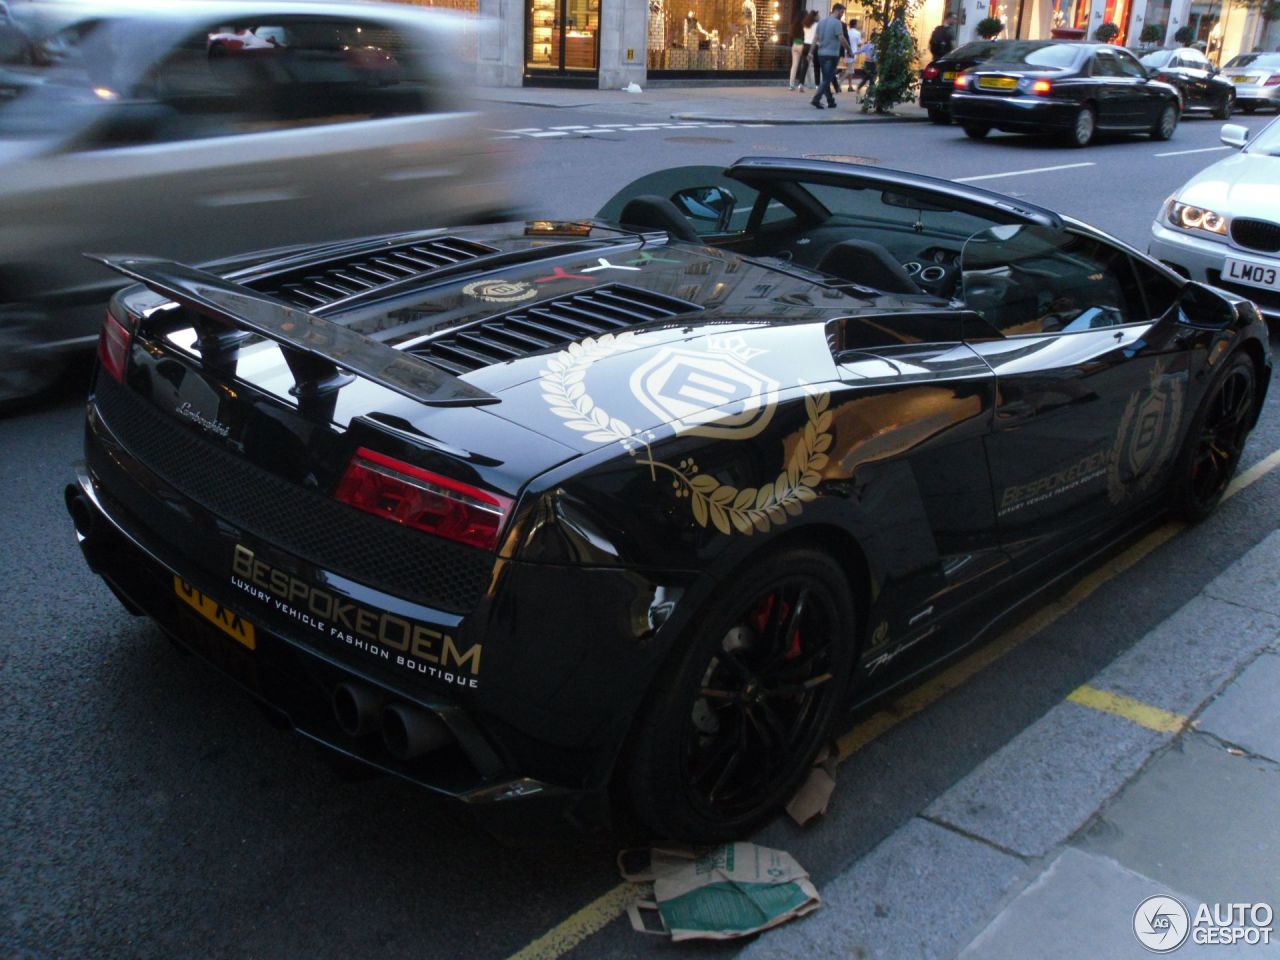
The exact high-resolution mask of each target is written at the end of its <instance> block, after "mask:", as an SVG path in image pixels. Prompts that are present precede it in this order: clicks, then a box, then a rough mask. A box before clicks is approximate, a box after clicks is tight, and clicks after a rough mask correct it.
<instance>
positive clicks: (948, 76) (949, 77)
mask: <svg viewBox="0 0 1280 960" xmlns="http://www.w3.org/2000/svg"><path fill="white" fill-rule="evenodd" d="M955 78H956V72H955V71H954V70H948V71H947V72H946V73H944V74H943V75H942V79H943V80H954V79H955Z"/></svg>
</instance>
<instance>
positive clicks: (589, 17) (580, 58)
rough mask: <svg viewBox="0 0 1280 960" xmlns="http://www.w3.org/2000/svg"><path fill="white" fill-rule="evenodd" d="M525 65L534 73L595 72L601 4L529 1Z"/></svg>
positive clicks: (580, 0) (588, 0) (596, 1)
mask: <svg viewBox="0 0 1280 960" xmlns="http://www.w3.org/2000/svg"><path fill="white" fill-rule="evenodd" d="M527 16H528V27H527V33H526V41H525V65H526V67H528V68H529V69H534V70H559V69H561V67H563V69H565V70H567V71H577V70H595V69H596V43H597V39H598V38H597V34H598V33H599V31H600V0H530V3H529V7H528V9H527Z"/></svg>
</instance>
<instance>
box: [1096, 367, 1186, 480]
mask: <svg viewBox="0 0 1280 960" xmlns="http://www.w3.org/2000/svg"><path fill="white" fill-rule="evenodd" d="M1165 366H1166V365H1164V364H1160V363H1157V364H1156V365H1155V367H1153V368H1152V371H1151V382H1150V383H1149V384H1148V385H1147V386H1146V387H1143V388H1142V389H1141V390H1137V391H1135V392H1134V394H1133V395H1132V396H1130V397H1129V402H1128V404H1127V405H1126V406H1125V409H1124V415H1123V416H1122V417H1121V418H1120V428H1119V430H1117V431H1116V440H1115V445H1114V446H1113V447H1112V448H1111V458H1110V464H1109V467H1108V470H1107V496H1108V499H1110V501H1111V502H1112V503H1120V502H1121V501H1123V500H1127V499H1130V498H1132V497H1136V496H1141V495H1142V494H1145V493H1146V492H1147V490H1148V489H1149V488H1150V487H1151V484H1152V483H1153V482H1155V479H1156V477H1158V476H1159V475H1160V469H1161V468H1162V467H1163V466H1164V465H1165V464H1167V463H1168V462H1169V458H1170V457H1172V456H1173V454H1174V445H1175V444H1176V443H1177V441H1178V424H1179V423H1181V422H1182V402H1183V395H1184V393H1185V391H1186V377H1185V375H1180V374H1173V375H1166V374H1165V372H1164V371H1165Z"/></svg>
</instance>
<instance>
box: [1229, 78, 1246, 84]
mask: <svg viewBox="0 0 1280 960" xmlns="http://www.w3.org/2000/svg"><path fill="white" fill-rule="evenodd" d="M1250 79H1251V78H1250V77H1232V78H1231V82H1232V83H1248V82H1249V80H1250Z"/></svg>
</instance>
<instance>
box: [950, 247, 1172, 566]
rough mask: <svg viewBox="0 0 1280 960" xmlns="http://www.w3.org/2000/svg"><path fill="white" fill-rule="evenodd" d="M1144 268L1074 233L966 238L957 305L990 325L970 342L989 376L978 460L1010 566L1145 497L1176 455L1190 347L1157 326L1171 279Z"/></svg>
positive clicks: (1096, 526)
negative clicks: (989, 331) (988, 415)
mask: <svg viewBox="0 0 1280 960" xmlns="http://www.w3.org/2000/svg"><path fill="white" fill-rule="evenodd" d="M1140 266H1141V265H1140V264H1135V262H1134V261H1133V259H1132V258H1131V257H1130V256H1129V254H1127V253H1126V252H1125V251H1123V250H1121V249H1119V248H1117V247H1115V246H1113V245H1111V244H1110V243H1108V242H1106V241H1104V240H1102V239H1100V238H1097V237H1094V236H1092V235H1089V234H1085V233H1082V232H1078V231H1075V230H1073V229H1058V230H1053V229H1047V228H1044V227H1038V226H1032V227H1019V228H997V229H996V230H995V231H991V232H990V233H989V234H988V235H979V236H978V237H975V238H974V239H973V240H971V241H970V242H969V243H968V244H966V247H965V253H964V262H963V284H964V294H963V296H964V299H965V301H966V303H967V304H968V305H969V306H970V307H971V308H973V309H974V310H976V311H977V312H978V313H979V314H980V315H981V316H982V317H983V318H984V319H985V320H986V321H987V323H988V324H989V325H990V326H991V327H992V328H994V331H997V332H998V333H999V338H998V339H996V338H994V337H992V338H991V339H986V340H983V341H982V342H975V343H972V346H973V349H974V350H975V351H976V352H977V353H978V354H979V355H980V356H982V357H983V358H984V359H985V360H986V362H987V363H989V364H990V365H991V368H992V370H993V371H994V372H995V375H996V386H997V399H996V408H995V421H994V426H993V429H992V432H991V434H990V435H989V437H988V438H987V441H986V443H987V454H988V460H989V464H990V469H991V474H992V484H993V487H994V495H995V511H996V517H997V524H998V526H999V528H1000V537H1001V541H1002V543H1003V544H1004V546H1005V549H1006V550H1007V551H1008V552H1009V553H1010V555H1011V556H1012V557H1013V558H1014V562H1015V564H1018V565H1020V566H1021V565H1027V564H1029V563H1030V562H1031V561H1032V560H1033V559H1034V558H1035V557H1037V556H1040V555H1043V554H1044V553H1045V552H1046V551H1048V550H1051V549H1053V548H1055V547H1058V546H1062V545H1065V544H1069V543H1072V542H1074V541H1076V540H1078V539H1080V538H1082V537H1086V536H1088V535H1090V534H1092V533H1095V532H1097V531H1099V530H1100V529H1101V528H1103V527H1104V526H1106V525H1107V524H1108V523H1110V522H1112V521H1114V519H1115V518H1116V517H1117V516H1118V515H1120V514H1123V513H1124V512H1125V511H1127V510H1128V509H1129V508H1131V507H1134V506H1137V505H1139V504H1141V503H1142V502H1144V501H1145V500H1146V499H1147V498H1148V497H1150V496H1151V495H1152V494H1154V493H1155V492H1157V491H1158V489H1159V486H1158V483H1159V481H1160V480H1161V478H1162V477H1163V476H1164V475H1165V471H1166V470H1167V469H1168V467H1169V465H1170V463H1171V460H1172V457H1173V455H1174V453H1175V450H1176V444H1177V441H1178V436H1179V432H1180V424H1181V422H1182V414H1183V398H1184V396H1185V392H1186V386H1187V374H1186V367H1185V354H1184V353H1182V352H1180V351H1179V350H1178V349H1177V347H1176V345H1174V346H1170V345H1169V343H1168V342H1167V341H1166V339H1165V338H1164V337H1162V336H1157V335H1156V332H1157V331H1156V328H1157V326H1158V319H1157V318H1159V317H1161V316H1163V315H1165V314H1167V313H1170V312H1171V307H1172V303H1173V300H1174V298H1175V297H1176V287H1174V285H1173V284H1172V283H1171V282H1170V281H1168V280H1167V279H1165V278H1163V277H1162V276H1161V275H1159V274H1158V273H1157V272H1156V271H1155V270H1153V269H1152V268H1150V267H1143V269H1144V270H1145V272H1144V273H1143V274H1139V272H1138V270H1139V267H1140ZM1144 287H1146V288H1150V291H1151V292H1150V293H1147V292H1144Z"/></svg>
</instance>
